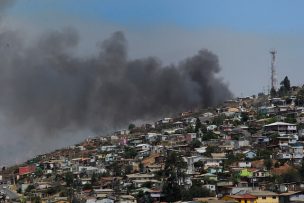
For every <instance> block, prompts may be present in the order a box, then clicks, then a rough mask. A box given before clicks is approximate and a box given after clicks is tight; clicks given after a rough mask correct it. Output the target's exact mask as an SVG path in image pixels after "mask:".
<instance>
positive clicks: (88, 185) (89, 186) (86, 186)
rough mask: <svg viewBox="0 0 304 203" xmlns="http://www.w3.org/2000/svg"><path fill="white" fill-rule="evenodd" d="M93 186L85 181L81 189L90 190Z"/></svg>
mask: <svg viewBox="0 0 304 203" xmlns="http://www.w3.org/2000/svg"><path fill="white" fill-rule="evenodd" d="M92 189H93V186H92V185H91V184H89V183H86V184H85V185H84V186H83V187H82V190H92Z"/></svg>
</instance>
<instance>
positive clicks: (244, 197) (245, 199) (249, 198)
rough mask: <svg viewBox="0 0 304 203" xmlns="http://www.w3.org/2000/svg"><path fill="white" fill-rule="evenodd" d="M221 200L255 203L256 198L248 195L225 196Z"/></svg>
mask: <svg viewBox="0 0 304 203" xmlns="http://www.w3.org/2000/svg"><path fill="white" fill-rule="evenodd" d="M222 199H223V200H226V201H228V200H235V201H238V202H239V203H257V201H256V200H257V197H256V196H254V195H250V194H244V195H226V196H224V197H223V198H222Z"/></svg>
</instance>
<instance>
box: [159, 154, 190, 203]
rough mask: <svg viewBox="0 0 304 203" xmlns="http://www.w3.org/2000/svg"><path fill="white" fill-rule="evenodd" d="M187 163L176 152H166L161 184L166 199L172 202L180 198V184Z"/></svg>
mask: <svg viewBox="0 0 304 203" xmlns="http://www.w3.org/2000/svg"><path fill="white" fill-rule="evenodd" d="M186 168H187V163H186V162H185V161H184V160H183V158H182V157H181V155H179V154H177V153H176V152H171V153H169V154H168V156H167V158H166V161H165V168H164V172H165V181H164V185H163V192H164V193H165V194H166V198H165V199H166V201H168V202H174V201H177V200H180V199H181V191H182V189H183V187H182V186H181V185H182V183H183V181H184V177H185V170H186Z"/></svg>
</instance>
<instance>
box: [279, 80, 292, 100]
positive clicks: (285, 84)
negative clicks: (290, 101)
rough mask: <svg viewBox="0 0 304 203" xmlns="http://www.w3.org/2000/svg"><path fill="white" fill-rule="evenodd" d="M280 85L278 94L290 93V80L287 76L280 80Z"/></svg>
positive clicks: (281, 95)
mask: <svg viewBox="0 0 304 203" xmlns="http://www.w3.org/2000/svg"><path fill="white" fill-rule="evenodd" d="M280 85H281V86H280V89H279V92H278V93H279V96H280V97H283V96H286V95H288V94H289V93H290V81H289V79H288V77H287V76H286V77H285V78H284V80H282V81H281V83H280Z"/></svg>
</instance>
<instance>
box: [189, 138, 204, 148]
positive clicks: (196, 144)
mask: <svg viewBox="0 0 304 203" xmlns="http://www.w3.org/2000/svg"><path fill="white" fill-rule="evenodd" d="M189 146H190V148H191V149H192V150H193V149H194V148H198V147H201V146H202V143H201V142H200V141H199V140H192V141H191V143H190V144H189Z"/></svg>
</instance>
